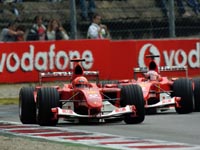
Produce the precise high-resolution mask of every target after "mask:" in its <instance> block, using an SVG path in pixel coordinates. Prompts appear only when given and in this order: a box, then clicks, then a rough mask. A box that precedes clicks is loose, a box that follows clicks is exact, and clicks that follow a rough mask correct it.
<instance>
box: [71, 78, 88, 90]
mask: <svg viewBox="0 0 200 150" xmlns="http://www.w3.org/2000/svg"><path fill="white" fill-rule="evenodd" d="M72 85H73V87H78V88H80V87H87V86H88V80H87V79H86V78H85V77H76V78H75V79H74V80H73V82H72Z"/></svg>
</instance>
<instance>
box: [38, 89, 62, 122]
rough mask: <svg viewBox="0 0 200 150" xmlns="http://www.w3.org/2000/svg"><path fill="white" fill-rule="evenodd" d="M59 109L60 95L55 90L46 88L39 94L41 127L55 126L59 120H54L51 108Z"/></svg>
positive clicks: (39, 120) (39, 91) (40, 90)
mask: <svg viewBox="0 0 200 150" xmlns="http://www.w3.org/2000/svg"><path fill="white" fill-rule="evenodd" d="M55 107H59V93H58V91H57V90H56V89H55V88H51V87H45V88H41V89H39V90H38V94H37V121H38V124H39V125H41V126H55V125H56V124H57V123H58V119H53V113H52V112H51V108H55Z"/></svg>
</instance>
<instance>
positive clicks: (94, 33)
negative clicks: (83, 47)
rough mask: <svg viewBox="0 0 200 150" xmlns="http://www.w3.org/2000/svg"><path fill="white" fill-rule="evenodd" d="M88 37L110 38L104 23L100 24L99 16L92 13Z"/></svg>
mask: <svg viewBox="0 0 200 150" xmlns="http://www.w3.org/2000/svg"><path fill="white" fill-rule="evenodd" d="M87 38H88V39H105V38H110V34H109V31H108V28H107V26H106V25H104V24H101V16H100V15H99V14H94V15H93V18H92V23H91V25H90V26H89V28H88V32H87Z"/></svg>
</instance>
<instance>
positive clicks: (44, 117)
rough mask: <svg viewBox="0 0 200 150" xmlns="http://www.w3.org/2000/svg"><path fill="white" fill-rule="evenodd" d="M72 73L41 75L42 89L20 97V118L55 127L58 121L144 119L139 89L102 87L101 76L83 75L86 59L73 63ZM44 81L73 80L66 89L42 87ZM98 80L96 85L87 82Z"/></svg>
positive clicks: (27, 89) (30, 89) (133, 121)
mask: <svg viewBox="0 0 200 150" xmlns="http://www.w3.org/2000/svg"><path fill="white" fill-rule="evenodd" d="M72 61H73V63H74V64H75V66H74V70H73V71H72V72H70V71H69V72H46V73H45V72H43V73H40V85H39V86H36V87H23V88H21V90H20V93H19V117H20V120H21V122H22V123H24V124H39V125H56V124H57V123H58V120H59V118H61V117H62V118H64V120H66V121H71V122H80V123H81V122H88V121H102V122H103V121H107V120H108V119H109V120H110V121H112V120H115V119H123V120H124V122H125V123H127V124H137V123H141V122H143V121H144V119H145V108H144V99H143V95H142V89H141V87H140V86H139V85H137V84H133V83H128V84H125V85H124V86H120V87H118V86H117V85H116V84H113V85H112V84H110V85H107V86H106V85H102V84H100V83H99V82H98V75H99V74H98V72H96V71H84V70H83V68H82V66H81V63H80V62H81V61H84V60H83V59H74V60H72ZM43 78H55V79H58V78H65V80H66V78H70V80H69V81H68V83H64V85H63V86H43V85H42V80H43ZM91 78H93V79H94V78H95V82H94V81H93V82H92V81H90V82H89V81H88V79H91Z"/></svg>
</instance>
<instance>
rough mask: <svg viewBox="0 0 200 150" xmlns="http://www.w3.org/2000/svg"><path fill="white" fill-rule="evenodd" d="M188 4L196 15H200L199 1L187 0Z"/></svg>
mask: <svg viewBox="0 0 200 150" xmlns="http://www.w3.org/2000/svg"><path fill="white" fill-rule="evenodd" d="M187 4H188V5H189V6H190V7H191V8H192V9H193V11H194V13H195V14H196V15H198V14H199V11H200V4H199V2H198V1H197V0H187Z"/></svg>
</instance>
